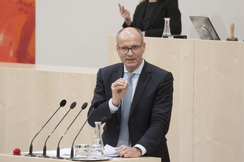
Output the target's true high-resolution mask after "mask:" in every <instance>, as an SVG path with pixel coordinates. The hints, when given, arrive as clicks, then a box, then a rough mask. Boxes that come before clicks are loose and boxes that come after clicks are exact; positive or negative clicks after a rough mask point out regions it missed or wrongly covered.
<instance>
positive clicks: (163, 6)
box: [119, 0, 181, 37]
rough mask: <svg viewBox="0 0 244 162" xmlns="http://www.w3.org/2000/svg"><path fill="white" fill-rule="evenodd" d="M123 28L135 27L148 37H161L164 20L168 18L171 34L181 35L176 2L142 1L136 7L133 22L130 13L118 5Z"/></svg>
mask: <svg viewBox="0 0 244 162" xmlns="http://www.w3.org/2000/svg"><path fill="white" fill-rule="evenodd" d="M119 10H120V14H121V16H122V17H123V18H124V19H125V22H124V24H123V27H129V26H130V27H136V28H139V29H140V30H141V31H143V35H145V36H148V37H162V34H163V30H164V24H165V23H164V18H166V17H168V18H170V30H171V34H174V35H177V34H181V13H180V10H179V6H178V0H142V2H140V3H139V5H138V6H137V7H136V9H135V12H134V15H133V21H132V20H131V17H130V12H129V11H128V10H127V9H125V8H124V6H121V5H120V4H119Z"/></svg>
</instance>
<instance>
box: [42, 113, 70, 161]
mask: <svg viewBox="0 0 244 162" xmlns="http://www.w3.org/2000/svg"><path fill="white" fill-rule="evenodd" d="M70 110H71V109H69V110H68V111H67V112H66V114H65V115H64V116H63V118H62V119H61V120H60V121H59V123H58V124H57V125H56V127H55V128H54V129H53V131H52V132H51V133H50V134H49V135H48V137H47V139H46V141H45V144H44V147H43V156H45V155H46V143H47V140H48V139H49V137H50V136H51V135H52V134H53V132H54V131H55V130H56V129H57V127H58V126H59V124H60V123H61V122H62V121H63V119H64V118H65V117H66V115H67V114H68V113H69V112H70ZM44 151H45V152H44Z"/></svg>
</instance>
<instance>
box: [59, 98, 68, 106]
mask: <svg viewBox="0 0 244 162" xmlns="http://www.w3.org/2000/svg"><path fill="white" fill-rule="evenodd" d="M59 105H60V107H64V106H65V105H66V100H65V99H63V100H62V101H61V102H60V104H59Z"/></svg>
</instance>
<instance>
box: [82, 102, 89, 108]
mask: <svg viewBox="0 0 244 162" xmlns="http://www.w3.org/2000/svg"><path fill="white" fill-rule="evenodd" d="M87 105H88V103H87V102H85V103H83V105H82V106H81V109H82V110H84V109H85V108H86V107H87Z"/></svg>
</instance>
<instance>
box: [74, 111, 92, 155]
mask: <svg viewBox="0 0 244 162" xmlns="http://www.w3.org/2000/svg"><path fill="white" fill-rule="evenodd" d="M93 111H94V108H93V109H92V111H91V113H90V114H89V115H88V117H87V119H86V121H85V123H84V124H83V125H82V127H81V129H80V130H79V132H78V133H77V135H76V136H75V139H74V141H73V143H72V146H71V149H70V158H73V157H74V143H75V140H76V138H77V137H78V136H79V134H80V132H81V130H82V129H83V127H84V126H85V124H86V123H87V121H88V119H89V117H90V116H91V114H92V112H93Z"/></svg>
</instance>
